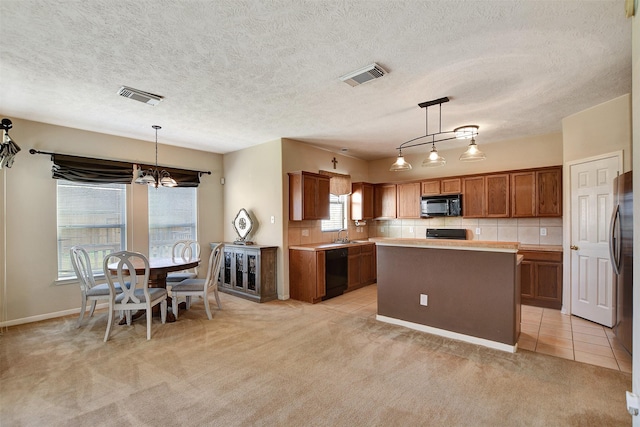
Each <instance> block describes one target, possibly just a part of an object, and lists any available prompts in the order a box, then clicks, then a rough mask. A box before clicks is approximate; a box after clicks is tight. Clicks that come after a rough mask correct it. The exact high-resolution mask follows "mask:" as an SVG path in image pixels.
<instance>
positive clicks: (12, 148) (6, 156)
mask: <svg viewBox="0 0 640 427" xmlns="http://www.w3.org/2000/svg"><path fill="white" fill-rule="evenodd" d="M12 127H13V124H12V123H11V120H9V119H2V125H0V129H2V141H1V142H0V169H2V168H3V167H5V166H6V167H8V168H10V167H11V166H13V161H14V158H15V156H16V154H18V151H20V147H19V146H18V144H16V143H15V142H14V141H13V139H11V137H10V136H9V129H11V128H12Z"/></svg>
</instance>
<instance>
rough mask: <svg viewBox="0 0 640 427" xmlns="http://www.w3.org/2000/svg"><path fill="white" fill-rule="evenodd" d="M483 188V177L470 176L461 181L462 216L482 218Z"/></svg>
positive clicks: (483, 207) (483, 206)
mask: <svg viewBox="0 0 640 427" xmlns="http://www.w3.org/2000/svg"><path fill="white" fill-rule="evenodd" d="M484 187H485V180H484V176H472V177H465V178H463V179H462V194H463V197H462V216H464V217H466V218H484V216H485V203H484V199H485V189H484Z"/></svg>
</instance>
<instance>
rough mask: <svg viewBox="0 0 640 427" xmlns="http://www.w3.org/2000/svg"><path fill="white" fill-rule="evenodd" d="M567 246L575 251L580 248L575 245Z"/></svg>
mask: <svg viewBox="0 0 640 427" xmlns="http://www.w3.org/2000/svg"><path fill="white" fill-rule="evenodd" d="M569 248H570V249H571V250H574V251H577V250H578V249H580V248H579V247H577V246H576V245H571V246H569Z"/></svg>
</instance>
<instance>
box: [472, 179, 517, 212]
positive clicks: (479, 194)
mask: <svg viewBox="0 0 640 427" xmlns="http://www.w3.org/2000/svg"><path fill="white" fill-rule="evenodd" d="M462 183H463V194H464V196H463V198H462V215H463V216H464V217H467V218H506V217H508V216H509V213H510V212H509V174H508V173H507V174H495V175H482V176H468V177H464V178H463V179H462Z"/></svg>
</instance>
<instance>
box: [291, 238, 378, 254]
mask: <svg viewBox="0 0 640 427" xmlns="http://www.w3.org/2000/svg"><path fill="white" fill-rule="evenodd" d="M371 244H373V242H370V241H366V240H352V241H351V242H349V243H310V244H307V245H293V246H289V249H294V250H297V251H328V250H331V249H340V248H350V247H353V246H364V245H371Z"/></svg>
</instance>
